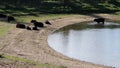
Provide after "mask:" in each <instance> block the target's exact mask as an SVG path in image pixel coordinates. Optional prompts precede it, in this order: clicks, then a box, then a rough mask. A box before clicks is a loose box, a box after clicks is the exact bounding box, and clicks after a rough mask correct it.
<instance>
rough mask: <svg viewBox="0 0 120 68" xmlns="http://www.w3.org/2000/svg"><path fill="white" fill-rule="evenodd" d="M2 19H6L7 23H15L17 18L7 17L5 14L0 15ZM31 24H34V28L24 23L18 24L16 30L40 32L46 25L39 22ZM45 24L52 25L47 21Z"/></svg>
mask: <svg viewBox="0 0 120 68" xmlns="http://www.w3.org/2000/svg"><path fill="white" fill-rule="evenodd" d="M0 19H4V20H6V21H7V22H11V21H15V18H14V17H13V16H7V15H5V14H0ZM30 22H31V23H33V25H34V26H33V27H30V26H28V25H27V26H26V25H25V24H23V23H17V24H16V28H22V29H27V30H38V27H44V24H43V23H42V22H38V21H37V20H31V21H30ZM45 24H47V25H51V23H50V22H49V21H48V20H47V21H45Z"/></svg>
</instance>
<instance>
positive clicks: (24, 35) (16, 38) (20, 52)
mask: <svg viewBox="0 0 120 68" xmlns="http://www.w3.org/2000/svg"><path fill="white" fill-rule="evenodd" d="M98 16H101V17H102V16H103V17H106V18H108V19H114V20H116V19H119V17H116V16H112V17H110V16H109V15H106V14H103V15H101V14H100V15H98ZM94 17H95V16H84V15H74V16H72V17H67V18H59V19H54V20H50V22H51V23H52V25H46V27H45V28H41V29H40V31H28V30H25V29H17V28H15V27H14V28H13V29H12V30H11V31H9V32H8V34H7V35H6V36H4V37H2V38H0V41H1V42H0V45H1V52H3V53H6V54H10V55H15V56H19V57H24V58H27V59H31V60H34V61H39V62H41V63H52V64H56V65H63V66H66V67H67V68H110V67H107V66H103V65H97V64H93V63H89V62H85V61H79V60H76V59H72V58H69V57H67V56H64V55H62V54H60V53H58V52H56V51H55V50H53V49H52V48H50V47H49V45H48V43H47V38H48V36H49V35H50V34H51V33H52V32H54V31H55V30H57V29H59V28H61V27H64V26H66V25H70V24H74V23H79V22H84V21H92V20H93V19H94ZM53 41H54V40H53Z"/></svg>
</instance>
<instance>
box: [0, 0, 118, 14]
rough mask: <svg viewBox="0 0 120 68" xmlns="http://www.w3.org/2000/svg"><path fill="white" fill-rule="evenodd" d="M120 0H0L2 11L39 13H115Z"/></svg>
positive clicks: (9, 12) (0, 9)
mask: <svg viewBox="0 0 120 68" xmlns="http://www.w3.org/2000/svg"><path fill="white" fill-rule="evenodd" d="M119 10H120V0H0V13H5V14H6V13H7V14H12V15H37V14H38V13H87V14H91V13H101V12H102V13H114V12H117V11H119Z"/></svg>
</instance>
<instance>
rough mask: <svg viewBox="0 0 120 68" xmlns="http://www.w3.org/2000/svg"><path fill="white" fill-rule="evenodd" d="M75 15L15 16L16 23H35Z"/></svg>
mask: <svg viewBox="0 0 120 68" xmlns="http://www.w3.org/2000/svg"><path fill="white" fill-rule="evenodd" d="M72 15H75V14H38V15H37V16H16V18H17V21H18V22H30V21H31V20H33V19H35V20H37V21H45V20H51V19H58V18H64V17H69V16H72Z"/></svg>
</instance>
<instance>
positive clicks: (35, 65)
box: [0, 54, 67, 68]
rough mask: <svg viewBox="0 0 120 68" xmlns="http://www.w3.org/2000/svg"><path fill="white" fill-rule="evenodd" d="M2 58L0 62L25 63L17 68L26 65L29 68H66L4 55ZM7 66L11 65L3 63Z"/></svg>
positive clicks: (22, 67)
mask: <svg viewBox="0 0 120 68" xmlns="http://www.w3.org/2000/svg"><path fill="white" fill-rule="evenodd" d="M1 56H2V58H0V60H2V59H6V60H8V61H12V63H13V62H19V63H20V62H21V63H25V64H23V65H21V64H20V65H17V66H18V67H21V68H24V67H26V66H25V65H26V64H28V65H29V66H31V68H67V67H65V66H62V65H54V64H49V63H39V62H35V61H32V60H28V59H25V58H19V57H15V56H10V55H5V54H1ZM1 62H2V61H0V63H1ZM5 64H7V65H9V64H11V62H7V63H5Z"/></svg>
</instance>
